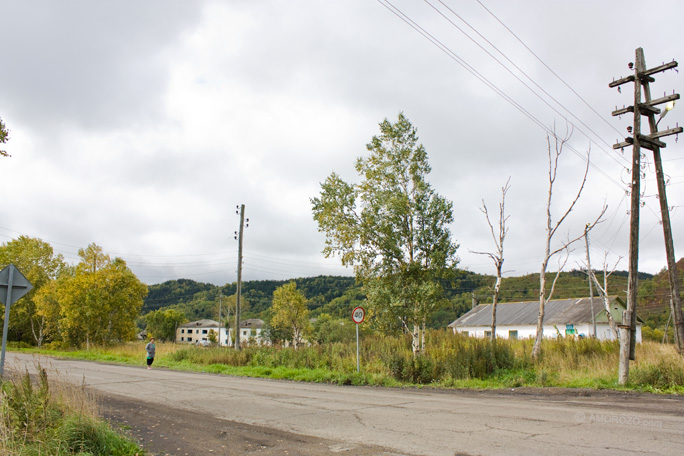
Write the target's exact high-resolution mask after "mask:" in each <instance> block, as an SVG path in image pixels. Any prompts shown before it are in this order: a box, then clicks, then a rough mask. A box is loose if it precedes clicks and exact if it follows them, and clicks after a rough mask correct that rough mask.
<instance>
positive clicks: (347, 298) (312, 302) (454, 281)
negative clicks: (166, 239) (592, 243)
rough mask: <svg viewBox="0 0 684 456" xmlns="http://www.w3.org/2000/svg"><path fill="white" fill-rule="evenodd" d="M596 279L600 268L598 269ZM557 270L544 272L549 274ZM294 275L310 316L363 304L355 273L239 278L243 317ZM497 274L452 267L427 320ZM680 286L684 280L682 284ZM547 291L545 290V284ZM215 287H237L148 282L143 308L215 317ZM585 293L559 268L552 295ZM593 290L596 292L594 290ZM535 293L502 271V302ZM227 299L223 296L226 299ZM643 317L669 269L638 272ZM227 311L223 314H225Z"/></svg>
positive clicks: (576, 275)
mask: <svg viewBox="0 0 684 456" xmlns="http://www.w3.org/2000/svg"><path fill="white" fill-rule="evenodd" d="M678 269H679V271H680V280H681V277H682V275H683V274H684V259H682V260H680V261H679V263H678ZM596 274H597V276H599V280H602V273H600V272H599V271H596ZM554 276H555V273H549V274H548V275H547V277H548V279H549V280H553V277H554ZM627 276H628V273H627V271H615V272H613V273H612V275H611V276H610V277H609V279H608V285H609V286H608V288H609V289H608V293H609V294H612V295H618V296H620V297H622V298H623V299H626V292H627ZM291 281H294V282H295V283H296V284H297V289H298V290H299V291H300V292H301V293H302V294H304V296H305V297H306V298H307V300H308V307H309V310H310V311H311V315H312V317H316V316H318V315H320V314H321V313H326V314H329V315H331V316H333V317H334V318H347V317H348V316H349V314H350V312H351V310H352V309H353V308H354V307H355V306H357V305H362V304H363V302H364V299H365V296H364V294H363V289H362V287H361V285H360V284H359V283H357V282H356V280H355V279H354V278H353V277H341V276H318V277H308V278H297V279H292V280H255V281H246V282H244V283H243V284H242V299H243V302H244V303H246V309H245V311H244V313H243V317H244V318H261V319H266V320H268V318H269V310H270V307H271V300H272V297H273V291H275V289H276V288H278V287H280V286H282V285H284V284H286V283H289V282H291ZM494 282H495V277H494V276H491V275H483V274H476V273H473V272H470V271H465V270H457V271H454V274H453V276H452V277H451V279H450V280H447V281H443V283H442V286H443V287H444V290H445V295H446V298H447V302H445V305H444V306H443V307H442V308H441V309H440V310H439V311H438V312H436V313H435V314H434V315H433V316H432V319H431V321H430V322H429V326H431V327H435V328H437V327H445V326H446V325H448V324H449V323H450V322H451V321H453V320H455V319H456V318H457V317H459V316H460V315H462V314H463V313H465V312H467V311H468V310H469V309H470V308H471V307H472V305H473V303H474V302H479V303H486V302H491V295H492V289H493V286H494ZM682 288H683V289H684V284H683V286H682ZM547 291H548V290H547ZM219 292H221V293H222V294H223V297H224V299H226V298H228V297H230V296H231V295H234V294H235V293H236V284H235V283H232V284H226V285H224V286H216V285H213V284H207V283H201V282H196V281H194V280H189V279H178V280H170V281H167V282H164V283H161V284H156V285H151V286H150V287H149V294H148V295H147V298H145V302H144V305H143V309H142V312H141V313H142V314H143V315H144V314H146V313H148V312H150V311H152V310H157V309H162V308H167V307H171V308H174V309H177V310H179V311H182V312H183V313H185V315H186V316H187V317H188V318H189V319H191V320H194V319H201V318H212V319H217V318H218V310H217V309H218V299H219V298H218V297H219ZM588 296H589V285H588V280H587V276H586V273H584V272H583V271H579V270H573V271H568V272H562V273H561V274H560V277H559V279H558V283H557V284H556V288H555V292H554V295H553V297H554V298H558V299H561V298H582V297H588ZM594 296H598V293H597V292H596V290H594ZM538 299H539V274H528V275H524V276H520V277H506V278H504V279H503V283H502V287H501V299H500V301H501V302H507V301H536V300H538ZM224 302H226V301H224ZM638 312H639V314H640V316H642V317H648V316H649V315H650V316H652V317H653V318H654V319H655V321H654V323H657V324H658V325H660V323H661V320H663V319H664V318H667V315H669V282H668V276H667V271H662V272H661V273H659V274H658V275H655V276H653V275H651V274H646V273H640V274H639V308H638ZM224 316H225V314H224Z"/></svg>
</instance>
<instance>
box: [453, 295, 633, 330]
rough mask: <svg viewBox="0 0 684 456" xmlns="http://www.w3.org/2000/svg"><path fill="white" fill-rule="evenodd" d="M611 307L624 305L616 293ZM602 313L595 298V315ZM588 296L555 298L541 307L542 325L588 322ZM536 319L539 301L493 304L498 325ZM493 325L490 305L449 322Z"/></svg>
mask: <svg viewBox="0 0 684 456" xmlns="http://www.w3.org/2000/svg"><path fill="white" fill-rule="evenodd" d="M609 300H610V304H611V307H613V306H615V305H616V304H618V305H619V306H620V307H623V308H624V304H623V303H622V300H620V299H619V298H618V297H617V296H611V297H609ZM602 314H605V309H604V307H603V301H602V299H601V298H594V317H595V318H598V317H599V316H600V315H602ZM591 317H592V315H591V299H590V298H573V299H554V300H552V301H549V302H547V303H546V306H545V308H544V324H549V325H565V324H580V323H591V320H592V318H591ZM538 318H539V301H524V302H508V303H499V304H497V306H496V324H497V325H502V326H504V325H536V324H537V320H538ZM491 324H492V305H491V304H480V305H479V306H477V307H475V308H474V309H472V310H471V311H469V312H468V313H466V314H464V315H462V316H461V317H460V318H459V319H457V320H456V321H454V322H453V323H451V324H450V325H449V327H459V326H490V325H491Z"/></svg>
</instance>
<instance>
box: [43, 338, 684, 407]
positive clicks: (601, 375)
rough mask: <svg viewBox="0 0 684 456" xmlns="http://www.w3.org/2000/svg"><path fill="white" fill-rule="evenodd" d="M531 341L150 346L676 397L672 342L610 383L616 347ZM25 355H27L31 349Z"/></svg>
mask: <svg viewBox="0 0 684 456" xmlns="http://www.w3.org/2000/svg"><path fill="white" fill-rule="evenodd" d="M532 343H533V341H532V340H497V341H496V342H495V343H491V342H490V341H489V340H483V339H475V338H469V337H466V336H460V335H454V334H451V333H449V332H447V331H432V332H429V333H428V337H427V343H426V350H425V352H424V353H423V354H422V355H419V356H417V357H413V356H412V354H411V351H410V339H408V338H392V337H380V336H370V337H365V338H364V339H363V340H362V341H361V344H360V365H361V369H360V372H358V373H357V372H356V344H355V343H336V344H328V345H313V346H308V347H300V348H299V349H298V350H294V349H292V348H282V347H267V346H253V347H244V348H243V349H242V350H240V351H236V350H234V349H231V348H225V347H223V348H219V347H196V346H188V345H180V344H173V343H157V357H156V359H155V363H154V366H155V367H157V368H158V367H164V368H169V369H179V370H190V371H202V372H212V373H222V374H227V375H238V376H250V377H266V378H276V379H290V380H297V381H308V382H324V383H338V384H349V385H378V386H389V387H396V386H415V385H430V386H432V387H438V388H475V389H493V388H515V387H525V386H529V387H568V388H595V389H618V390H638V391H648V392H654V393H666V394H684V359H683V358H682V357H681V356H679V355H678V354H677V352H676V350H675V349H674V347H673V346H672V345H663V344H659V343H656V342H648V341H646V342H644V343H642V344H639V345H638V346H637V350H636V361H633V362H631V363H630V383H629V384H628V385H626V386H620V385H618V382H617V366H618V356H619V355H618V352H619V350H618V348H619V347H618V344H617V342H602V341H598V340H593V339H571V338H562V339H558V340H545V341H544V343H543V351H542V356H541V358H540V359H539V360H537V361H534V360H532V358H531V352H532ZM144 345H145V343H144V342H137V343H134V342H131V343H126V344H122V345H117V346H112V347H101V348H95V349H92V348H91V349H90V350H87V351H83V350H78V351H77V350H73V351H45V350H42V351H41V352H42V353H46V354H50V355H54V356H63V357H72V358H81V359H90V360H97V361H103V362H111V363H121V364H129V365H140V366H142V365H144V363H145V356H144V353H145V351H144ZM30 351H33V352H35V351H36V350H34V349H32V350H30Z"/></svg>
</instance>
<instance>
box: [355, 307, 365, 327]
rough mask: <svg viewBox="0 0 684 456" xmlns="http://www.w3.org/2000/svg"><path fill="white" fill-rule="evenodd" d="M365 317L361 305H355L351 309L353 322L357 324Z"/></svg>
mask: <svg viewBox="0 0 684 456" xmlns="http://www.w3.org/2000/svg"><path fill="white" fill-rule="evenodd" d="M365 317H366V311H365V310H363V307H357V308H355V309H354V310H353V311H352V320H354V323H356V324H357V325H358V324H361V323H363V319H364V318H365Z"/></svg>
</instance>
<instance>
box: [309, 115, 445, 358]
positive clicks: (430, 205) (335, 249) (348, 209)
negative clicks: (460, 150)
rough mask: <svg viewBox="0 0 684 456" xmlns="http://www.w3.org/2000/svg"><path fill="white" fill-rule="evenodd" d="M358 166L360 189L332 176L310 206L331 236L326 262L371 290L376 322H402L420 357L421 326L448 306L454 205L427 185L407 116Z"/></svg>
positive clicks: (424, 159) (424, 161)
mask: <svg viewBox="0 0 684 456" xmlns="http://www.w3.org/2000/svg"><path fill="white" fill-rule="evenodd" d="M366 148H367V149H368V152H370V154H369V155H368V156H367V157H360V158H358V159H357V161H356V171H357V172H358V174H359V176H360V178H361V181H360V182H359V183H358V184H349V183H347V182H345V181H344V180H342V178H341V177H340V176H338V175H337V174H335V173H332V174H331V175H330V176H329V177H328V178H327V179H326V180H325V182H323V183H322V184H321V194H320V196H319V197H317V198H312V199H311V203H312V206H313V217H314V220H316V222H318V228H319V231H321V232H323V233H325V235H326V247H325V249H324V250H323V253H324V254H325V256H326V257H331V256H339V257H340V259H341V262H342V264H343V265H345V266H348V265H351V266H353V267H354V269H355V272H356V275H357V278H358V279H360V280H362V281H363V283H364V287H365V288H366V295H367V299H368V304H369V307H371V309H369V310H370V311H371V312H370V314H371V315H372V316H373V317H374V318H376V319H382V320H384V321H385V322H388V321H389V322H396V321H397V319H399V320H400V321H401V322H402V324H403V325H404V326H405V327H406V328H407V329H408V330H409V331H410V332H411V333H412V335H413V351H414V354H415V353H417V352H418V351H420V349H421V348H422V346H423V344H422V343H421V340H422V339H421V337H420V336H421V332H422V331H421V326H422V327H423V331H424V328H425V322H426V320H427V319H428V317H429V316H430V314H431V313H432V312H434V311H435V310H436V309H437V307H438V305H439V303H440V302H441V299H442V288H441V286H440V282H439V279H440V278H441V277H443V276H445V275H446V274H447V272H448V271H450V270H451V269H452V268H453V267H454V266H455V265H456V264H457V262H458V258H457V257H456V251H457V249H458V245H457V244H455V243H454V242H452V240H451V232H450V230H449V224H450V223H451V222H452V221H453V215H452V206H453V205H452V203H451V202H450V201H448V200H447V199H445V198H444V197H442V196H440V195H439V194H438V193H436V192H435V191H434V190H433V189H432V187H431V185H430V184H429V183H428V182H427V180H426V177H427V175H428V174H429V173H430V171H431V168H430V165H429V164H428V156H427V152H426V150H425V148H424V147H423V145H422V144H419V143H418V136H417V133H416V129H415V128H414V127H413V125H411V122H409V120H408V119H407V118H406V117H405V116H404V114H403V113H400V114H399V117H398V119H397V121H396V122H395V123H392V122H390V121H389V120H387V119H385V120H384V121H383V122H382V123H380V135H378V136H374V137H373V139H372V140H371V142H370V143H369V144H368V145H367V146H366Z"/></svg>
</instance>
